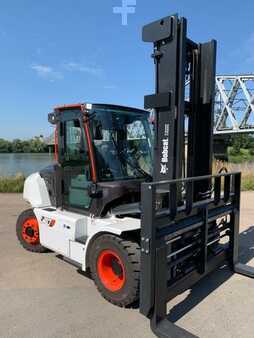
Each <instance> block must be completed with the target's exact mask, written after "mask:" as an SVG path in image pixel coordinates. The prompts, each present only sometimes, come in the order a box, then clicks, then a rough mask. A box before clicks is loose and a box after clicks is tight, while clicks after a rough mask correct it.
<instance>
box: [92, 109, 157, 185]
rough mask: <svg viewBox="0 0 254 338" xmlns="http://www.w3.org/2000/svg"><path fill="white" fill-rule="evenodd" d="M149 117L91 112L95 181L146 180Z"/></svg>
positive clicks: (113, 111)
mask: <svg viewBox="0 0 254 338" xmlns="http://www.w3.org/2000/svg"><path fill="white" fill-rule="evenodd" d="M148 118H149V113H146V112H143V111H140V112H139V111H136V110H131V109H130V110H121V109H119V110H118V109H111V108H103V109H101V108H100V109H95V110H94V114H93V116H92V118H91V127H92V134H93V135H92V136H93V143H94V148H95V155H96V162H97V174H98V178H99V181H114V180H124V179H135V178H150V177H151V174H152V135H151V129H150V125H149V121H148Z"/></svg>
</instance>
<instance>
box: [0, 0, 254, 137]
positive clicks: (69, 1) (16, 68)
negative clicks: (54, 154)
mask: <svg viewBox="0 0 254 338" xmlns="http://www.w3.org/2000/svg"><path fill="white" fill-rule="evenodd" d="M125 1H126V0H125ZM128 1H130V2H133V3H135V0H128ZM121 5H122V0H104V1H98V0H93V1H88V0H83V1H82V0H51V1H49V0H43V1H42V0H37V1H35V0H0V138H6V139H10V140H11V139H15V138H21V139H28V138H30V137H33V136H36V135H40V134H42V135H44V136H48V135H49V134H50V133H51V132H52V127H50V125H49V123H48V121H47V115H48V113H49V112H51V111H52V109H53V107H54V106H56V105H59V104H71V103H78V102H94V103H95V102H96V103H99V102H102V103H114V104H120V105H127V106H134V107H139V108H142V107H143V101H144V99H143V97H144V95H147V94H152V93H153V92H154V66H153V62H152V59H151V58H150V55H151V52H152V45H151V44H149V43H148V44H147V43H144V42H142V38H141V31H142V27H143V25H145V24H147V23H150V22H152V21H154V20H157V19H160V18H162V17H165V16H167V15H171V14H174V13H178V14H179V15H180V16H184V17H186V18H187V19H188V35H189V37H190V38H191V39H193V40H194V41H196V42H206V41H209V40H211V39H216V40H217V41H218V55H217V74H240V73H244V74H246V73H248V74H249V73H254V24H253V13H254V2H253V0H244V2H239V1H236V0H230V1H229V0H223V1H217V0H214V1H204V0H203V1H201V0H196V1H195V0H193V1H190V0H177V1H175V0H171V1H169V0H136V5H135V6H134V5H133V6H130V7H135V8H134V10H133V12H134V11H135V13H132V14H129V15H128V18H127V19H128V21H127V23H128V24H127V25H122V17H121V15H120V14H119V13H113V12H114V11H117V10H114V9H113V8H114V7H120V6H121Z"/></svg>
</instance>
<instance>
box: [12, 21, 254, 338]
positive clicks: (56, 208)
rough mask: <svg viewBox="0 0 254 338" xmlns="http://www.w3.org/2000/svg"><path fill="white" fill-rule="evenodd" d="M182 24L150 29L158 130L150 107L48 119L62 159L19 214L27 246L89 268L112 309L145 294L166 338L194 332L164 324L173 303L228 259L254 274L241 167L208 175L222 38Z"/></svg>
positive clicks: (152, 103) (105, 108)
mask: <svg viewBox="0 0 254 338" xmlns="http://www.w3.org/2000/svg"><path fill="white" fill-rule="evenodd" d="M186 25H187V23H186V19H184V18H180V19H179V18H178V17H177V16H176V15H175V16H169V17H166V18H163V19H161V20H158V21H156V22H153V23H151V24H149V25H147V26H145V27H144V29H143V40H144V41H146V42H152V43H153V44H154V52H153V55H152V57H153V58H154V62H155V67H156V94H155V95H150V96H147V97H146V98H145V108H146V109H154V110H155V125H154V130H153V129H152V128H151V124H150V123H149V122H150V121H149V113H148V112H147V111H145V110H139V109H134V108H127V107H122V106H116V105H108V104H89V103H85V104H77V105H69V106H60V107H56V108H55V109H54V112H53V113H51V114H49V121H50V122H51V123H52V124H53V125H55V126H56V134H55V136H56V137H55V139H56V144H55V154H56V164H55V165H53V166H51V167H48V168H45V169H44V170H42V171H41V172H39V173H35V174H33V175H31V176H29V177H28V178H27V179H26V181H25V186H24V199H25V200H26V201H28V202H29V203H30V205H31V209H29V210H26V211H24V212H23V213H22V214H21V215H20V216H19V218H18V221H17V236H18V239H19V241H20V242H21V244H22V245H23V247H24V248H25V249H27V250H30V251H33V252H46V251H47V250H48V249H50V250H52V251H54V252H56V253H58V254H61V255H62V256H64V257H66V258H67V259H68V260H69V261H71V262H73V263H74V264H76V265H79V267H80V269H82V270H83V271H86V270H90V272H91V275H92V278H93V280H94V282H95V284H96V286H97V288H98V290H99V291H100V293H101V294H102V295H103V297H105V298H106V299H107V300H108V301H110V302H111V303H113V304H115V305H118V306H122V307H126V306H130V305H132V304H133V303H134V302H137V301H138V300H139V307H140V312H141V313H142V314H143V315H145V316H146V317H148V318H149V319H150V320H151V328H152V330H153V332H154V333H155V334H156V335H157V336H158V337H194V336H193V335H192V334H191V333H189V332H186V331H185V330H183V329H181V328H180V327H178V326H176V325H175V324H173V323H171V322H170V321H169V320H168V317H167V306H166V305H167V302H168V301H169V300H171V299H172V298H174V297H175V296H176V295H178V294H179V293H181V292H183V291H184V290H186V289H188V288H190V287H192V285H193V284H194V283H196V282H197V281H198V280H200V279H201V278H203V277H204V276H206V275H207V274H209V273H210V272H211V271H213V270H215V269H217V268H219V267H220V266H222V265H223V264H225V261H226V262H228V264H229V266H230V268H232V269H233V270H234V271H235V272H238V273H241V274H244V275H246V276H249V277H253V276H254V272H253V269H252V268H250V267H247V266H245V265H242V264H240V263H239V262H238V234H239V210H240V184H241V174H240V173H227V174H223V175H216V176H212V144H213V100H214V85H215V64H216V42H215V41H211V42H208V43H204V44H196V43H195V42H193V41H191V40H190V39H188V38H187V35H186ZM186 83H187V84H188V85H187V86H186ZM186 133H187V141H188V142H187V146H186ZM186 148H187V151H186Z"/></svg>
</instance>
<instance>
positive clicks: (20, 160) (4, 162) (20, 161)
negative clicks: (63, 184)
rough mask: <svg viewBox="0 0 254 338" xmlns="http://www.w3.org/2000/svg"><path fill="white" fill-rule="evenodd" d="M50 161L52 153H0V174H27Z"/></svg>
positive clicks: (52, 161) (52, 157) (52, 158)
mask: <svg viewBox="0 0 254 338" xmlns="http://www.w3.org/2000/svg"><path fill="white" fill-rule="evenodd" d="M52 163H54V155H53V154H0V176H12V175H16V174H17V173H20V174H23V175H25V176H28V175H30V174H32V173H34V172H37V171H39V170H40V169H42V168H44V167H46V166H48V165H49V164H52Z"/></svg>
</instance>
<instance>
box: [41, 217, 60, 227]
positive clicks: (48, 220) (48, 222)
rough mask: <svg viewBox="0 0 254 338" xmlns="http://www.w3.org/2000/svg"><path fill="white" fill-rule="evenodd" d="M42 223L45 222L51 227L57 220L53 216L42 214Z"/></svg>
mask: <svg viewBox="0 0 254 338" xmlns="http://www.w3.org/2000/svg"><path fill="white" fill-rule="evenodd" d="M41 223H43V224H45V225H47V226H49V227H53V226H54V225H55V224H56V220H55V219H53V218H48V217H45V216H42V217H41Z"/></svg>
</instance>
